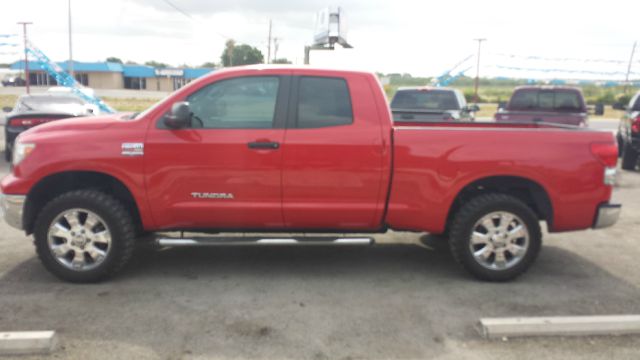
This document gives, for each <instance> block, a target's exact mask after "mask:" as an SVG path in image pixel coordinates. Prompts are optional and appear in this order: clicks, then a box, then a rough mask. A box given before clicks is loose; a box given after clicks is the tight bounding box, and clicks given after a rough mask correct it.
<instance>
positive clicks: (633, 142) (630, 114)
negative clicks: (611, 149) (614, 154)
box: [613, 91, 640, 170]
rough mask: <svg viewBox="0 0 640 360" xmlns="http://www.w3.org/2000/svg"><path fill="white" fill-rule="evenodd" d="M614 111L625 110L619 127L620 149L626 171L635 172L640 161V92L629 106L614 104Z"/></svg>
mask: <svg viewBox="0 0 640 360" xmlns="http://www.w3.org/2000/svg"><path fill="white" fill-rule="evenodd" d="M613 108H614V109H617V110H624V111H625V113H624V116H623V117H622V119H621V120H620V123H619V125H618V134H617V139H618V149H619V153H620V157H621V158H622V165H621V166H622V168H623V169H624V170H635V168H636V166H637V165H638V160H639V159H640V91H639V92H637V93H636V94H635V95H634V96H633V97H632V98H631V101H629V104H619V103H617V104H614V106H613Z"/></svg>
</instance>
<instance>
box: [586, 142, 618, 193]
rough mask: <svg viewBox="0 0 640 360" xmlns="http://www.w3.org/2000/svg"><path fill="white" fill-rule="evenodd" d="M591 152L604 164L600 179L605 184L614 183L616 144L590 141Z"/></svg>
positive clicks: (616, 155)
mask: <svg viewBox="0 0 640 360" xmlns="http://www.w3.org/2000/svg"><path fill="white" fill-rule="evenodd" d="M591 153H592V154H593V156H595V157H596V159H598V161H600V163H601V164H602V165H604V173H603V177H602V181H603V182H604V184H605V185H609V186H613V185H615V183H616V170H617V169H616V165H617V164H618V145H616V143H614V142H611V143H591Z"/></svg>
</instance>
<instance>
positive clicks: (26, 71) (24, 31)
mask: <svg viewBox="0 0 640 360" xmlns="http://www.w3.org/2000/svg"><path fill="white" fill-rule="evenodd" d="M31 24H33V23H32V22H27V21H20V22H18V25H22V37H23V39H24V77H25V79H24V80H25V86H26V88H27V94H29V56H28V54H29V53H28V51H27V25H31Z"/></svg>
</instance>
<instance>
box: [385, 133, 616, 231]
mask: <svg viewBox="0 0 640 360" xmlns="http://www.w3.org/2000/svg"><path fill="white" fill-rule="evenodd" d="M393 133H394V150H395V151H394V160H393V168H394V173H393V181H392V186H391V193H390V200H389V205H388V213H387V222H388V224H389V225H390V226H391V227H393V228H395V229H406V230H422V231H429V232H435V233H439V232H442V231H444V226H445V224H446V219H447V216H448V215H449V213H448V209H450V208H451V206H452V204H453V201H454V199H455V196H456V194H458V193H459V192H460V191H461V190H462V189H464V188H465V187H467V186H470V185H471V184H473V183H474V182H475V181H477V180H479V179H486V178H490V177H504V178H505V179H507V181H508V179H510V178H524V179H530V180H532V181H533V182H535V183H537V184H538V185H539V186H540V187H541V188H542V189H543V190H544V191H545V192H546V193H547V194H548V196H549V198H550V199H552V200H551V202H552V203H551V206H552V208H553V218H552V219H551V221H550V222H549V223H550V230H551V231H568V230H575V229H581V228H588V227H590V226H591V225H592V222H593V221H594V215H595V210H596V208H597V206H598V205H599V204H600V203H603V202H606V201H607V200H608V199H609V198H610V194H611V189H610V188H609V187H603V186H602V185H601V184H602V181H603V180H602V178H603V167H602V164H601V163H600V162H599V161H598V160H597V159H596V158H595V156H594V155H593V154H592V153H591V149H590V144H592V143H598V142H602V143H611V142H612V141H613V139H612V137H613V135H612V134H611V133H609V132H601V131H594V130H588V129H584V128H577V127H573V126H566V125H560V124H546V123H520V124H511V123H492V122H476V123H423V124H412V125H411V126H405V125H403V124H402V123H400V124H397V123H396V124H395V126H394V128H393ZM418 224H419V225H418ZM417 226H421V228H419V229H416V227H417Z"/></svg>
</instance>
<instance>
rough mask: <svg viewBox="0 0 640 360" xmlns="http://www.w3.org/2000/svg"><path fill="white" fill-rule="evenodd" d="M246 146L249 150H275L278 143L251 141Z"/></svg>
mask: <svg viewBox="0 0 640 360" xmlns="http://www.w3.org/2000/svg"><path fill="white" fill-rule="evenodd" d="M247 145H248V146H249V149H266V150H277V149H278V148H279V147H280V143H277V142H268V141H253V142H250V143H248V144H247Z"/></svg>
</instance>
